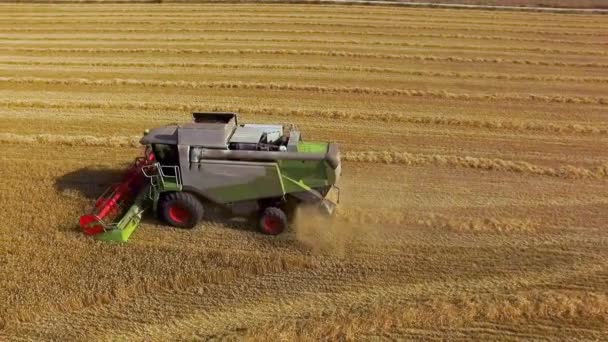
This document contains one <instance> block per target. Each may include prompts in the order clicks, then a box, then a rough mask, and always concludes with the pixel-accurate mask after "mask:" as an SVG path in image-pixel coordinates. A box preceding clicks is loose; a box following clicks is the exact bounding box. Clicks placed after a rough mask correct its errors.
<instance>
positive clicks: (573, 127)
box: [0, 100, 608, 135]
mask: <svg viewBox="0 0 608 342" xmlns="http://www.w3.org/2000/svg"><path fill="white" fill-rule="evenodd" d="M0 106H3V107H6V108H39V109H88V110H92V109H102V110H141V111H171V112H188V113H189V112H193V111H197V110H200V105H197V104H187V103H186V104H165V103H150V102H89V101H87V102H59V103H53V102H42V101H19V100H17V101H15V100H0ZM212 111H229V112H237V113H241V114H245V115H259V116H278V117H287V118H311V119H317V120H318V119H324V120H349V121H350V120H360V121H375V122H385V123H411V124H421V125H437V126H448V127H471V128H485V129H496V130H513V131H521V132H525V131H532V132H549V133H575V134H599V135H608V128H601V127H594V126H592V125H583V124H561V123H550V122H537V121H507V120H500V121H499V120H477V119H465V118H450V117H448V116H416V115H407V114H401V113H392V112H387V113H357V112H353V111H338V110H285V109H281V108H269V107H266V108H265V107H226V106H223V107H214V108H212Z"/></svg>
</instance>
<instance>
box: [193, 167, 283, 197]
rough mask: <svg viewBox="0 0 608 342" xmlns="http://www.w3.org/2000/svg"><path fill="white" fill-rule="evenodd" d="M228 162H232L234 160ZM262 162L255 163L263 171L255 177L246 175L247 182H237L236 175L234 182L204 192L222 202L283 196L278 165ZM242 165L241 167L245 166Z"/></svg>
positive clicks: (238, 178)
mask: <svg viewBox="0 0 608 342" xmlns="http://www.w3.org/2000/svg"><path fill="white" fill-rule="evenodd" d="M228 163H229V164H234V162H228ZM264 164H265V165H263V164H261V163H256V168H258V169H260V170H263V172H261V173H260V174H259V175H257V176H255V177H251V176H248V177H251V178H250V179H249V180H248V181H247V182H243V183H241V182H238V181H239V180H240V177H239V176H238V175H237V176H236V178H235V180H236V181H237V182H236V184H232V185H226V186H217V187H214V188H209V189H207V190H206V191H205V192H206V194H207V195H208V196H209V197H210V198H213V199H215V200H216V201H219V202H222V203H230V202H238V201H246V200H252V199H259V198H268V197H277V196H278V197H280V196H283V195H284V194H285V188H284V182H283V179H282V178H281V177H280V175H281V171H280V170H279V167H278V165H277V164H276V163H264ZM244 165H245V164H243V166H241V167H246V166H244Z"/></svg>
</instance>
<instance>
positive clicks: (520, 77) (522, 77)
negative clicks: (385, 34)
mask: <svg viewBox="0 0 608 342" xmlns="http://www.w3.org/2000/svg"><path fill="white" fill-rule="evenodd" d="M2 64H4V65H36V66H91V67H142V68H213V69H260V70H312V71H347V72H366V73H390V74H401V75H408V76H424V77H448V78H466V79H496V80H509V81H542V82H569V83H572V82H575V83H608V77H576V76H560V75H555V76H545V75H532V74H498V73H496V74H494V73H492V74H491V73H466V72H456V71H454V72H441V71H424V70H402V69H394V68H380V67H360V66H340V65H322V64H317V65H294V64H236V63H189V62H183V63H172V62H160V63H155V62H66V61H35V60H22V61H19V60H14V59H11V60H6V61H3V60H0V65H2ZM55 70H56V69H55Z"/></svg>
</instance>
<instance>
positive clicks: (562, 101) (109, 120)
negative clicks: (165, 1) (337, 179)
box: [0, 4, 608, 341]
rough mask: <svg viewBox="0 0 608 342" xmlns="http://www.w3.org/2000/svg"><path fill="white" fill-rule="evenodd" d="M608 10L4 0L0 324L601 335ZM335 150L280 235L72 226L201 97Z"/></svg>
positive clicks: (107, 335) (106, 334)
mask: <svg viewBox="0 0 608 342" xmlns="http://www.w3.org/2000/svg"><path fill="white" fill-rule="evenodd" d="M607 42H608V17H604V16H592V15H589V16H588V15H565V14H540V13H511V12H484V11H466V10H439V9H408V8H393V7H375V6H374V7H358V6H344V7H340V6H312V5H310V6H305V5H251V4H241V5H220V4H214V5H143V4H140V5H137V4H131V5H86V6H84V5H74V6H70V5H53V6H50V5H0V178H1V179H2V181H3V189H2V191H1V192H0V203H1V205H0V207H1V209H0V340H11V341H19V340H51V339H53V340H79V341H91V340H94V341H104V340H111V341H116V340H142V341H151V340H184V339H186V340H192V339H197V340H198V339H208V338H227V339H233V338H246V339H253V340H268V339H269V340H276V339H285V340H293V339H296V338H300V339H309V340H319V339H374V338H381V339H438V340H445V339H450V340H458V339H462V340H496V339H500V340H515V339H535V340H555V339H569V340H575V339H581V340H606V339H608V333H607V332H608V50H607ZM195 110H196V111H209V110H221V111H238V112H239V113H241V117H240V120H241V121H242V122H260V123H285V124H288V123H293V124H296V125H297V126H298V127H299V128H300V130H302V131H303V133H304V139H307V140H322V141H325V140H327V141H335V142H337V143H339V144H340V146H341V149H342V151H343V176H342V179H341V184H340V187H341V194H340V200H341V202H340V207H339V209H338V212H337V214H336V217H335V218H334V219H333V220H331V221H326V220H323V219H320V218H317V217H314V216H311V215H308V214H306V213H304V214H302V215H299V216H298V217H297V218H296V225H295V226H294V227H292V228H291V229H290V230H289V231H287V232H286V233H284V234H283V235H280V236H277V237H269V236H265V235H262V234H260V233H258V232H257V231H256V227H255V226H252V225H250V224H247V223H245V222H240V221H235V220H230V219H228V218H222V217H218V218H213V219H212V220H207V221H205V222H203V223H201V224H200V225H199V226H198V227H196V229H193V230H179V229H173V228H170V227H167V226H165V225H163V224H162V223H160V222H159V221H157V220H156V219H155V217H154V215H149V216H147V217H146V218H145V220H144V223H143V225H142V226H141V228H140V229H139V230H137V231H136V232H135V234H134V235H133V236H132V238H131V240H130V241H129V242H128V243H127V244H124V245H117V244H109V243H102V242H97V241H94V240H93V239H91V238H90V237H87V236H84V235H83V234H82V233H81V232H80V230H79V229H78V227H77V222H78V217H79V216H80V215H81V214H83V213H85V212H86V210H87V208H89V207H90V206H91V204H92V203H93V201H94V199H95V197H96V196H98V195H99V194H101V193H102V192H103V190H104V189H105V188H106V187H107V186H108V185H109V184H111V183H113V182H115V181H117V180H118V179H120V174H121V171H122V170H123V169H124V168H125V167H126V166H127V165H128V164H129V163H130V162H131V161H132V160H133V158H135V157H136V156H138V155H140V153H141V152H142V150H141V148H140V147H138V146H137V140H138V137H140V136H141V134H142V132H143V130H144V129H146V128H152V127H156V126H159V125H163V124H167V123H171V122H187V121H189V120H190V119H191V116H190V115H191V112H192V111H195Z"/></svg>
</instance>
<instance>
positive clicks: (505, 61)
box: [0, 47, 608, 69]
mask: <svg viewBox="0 0 608 342" xmlns="http://www.w3.org/2000/svg"><path fill="white" fill-rule="evenodd" d="M0 51H9V52H27V53H50V54H54V53H60V52H65V53H93V54H100V53H107V54H116V53H129V54H137V53H162V54H178V55H180V54H198V55H221V54H226V55H228V54H230V55H245V54H260V55H294V56H326V57H350V58H378V59H403V60H414V61H420V62H448V63H473V64H479V63H488V64H518V65H533V66H557V67H574V68H602V69H605V68H608V64H606V63H597V62H593V63H571V62H551V61H545V60H528V59H506V58H466V57H457V56H449V57H441V56H433V55H410V54H383V53H359V52H348V51H323V50H285V49H218V50H215V49H213V50H211V49H210V50H204V49H169V48H22V47H0Z"/></svg>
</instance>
